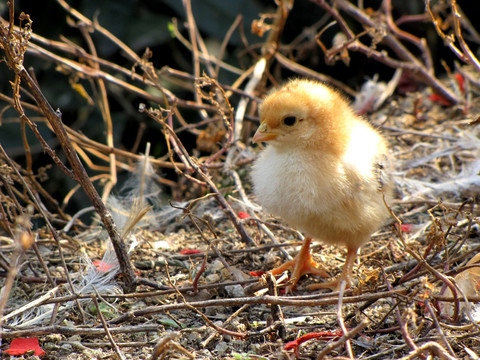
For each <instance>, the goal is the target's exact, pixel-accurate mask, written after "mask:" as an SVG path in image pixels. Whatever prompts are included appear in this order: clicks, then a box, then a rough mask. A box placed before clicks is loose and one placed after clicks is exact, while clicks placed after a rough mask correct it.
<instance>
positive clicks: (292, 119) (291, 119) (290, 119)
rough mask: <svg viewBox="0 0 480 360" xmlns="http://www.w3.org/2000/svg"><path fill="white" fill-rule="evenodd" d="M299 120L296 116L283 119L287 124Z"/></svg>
mask: <svg viewBox="0 0 480 360" xmlns="http://www.w3.org/2000/svg"><path fill="white" fill-rule="evenodd" d="M296 122H297V118H296V117H295V116H287V117H286V118H285V119H283V123H284V124H285V125H287V126H293V125H295V123H296Z"/></svg>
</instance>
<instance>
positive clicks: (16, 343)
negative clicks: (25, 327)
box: [5, 337, 45, 357]
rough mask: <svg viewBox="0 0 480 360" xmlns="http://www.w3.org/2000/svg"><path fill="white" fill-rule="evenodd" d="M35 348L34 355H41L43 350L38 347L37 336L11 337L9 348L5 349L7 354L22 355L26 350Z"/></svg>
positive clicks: (43, 352)
mask: <svg viewBox="0 0 480 360" xmlns="http://www.w3.org/2000/svg"><path fill="white" fill-rule="evenodd" d="M31 350H35V352H34V355H36V356H40V357H42V356H43V355H45V351H43V349H42V348H41V347H40V344H39V343H38V338H36V337H35V338H18V339H13V340H12V343H11V344H10V348H9V349H7V350H5V352H6V353H7V354H9V355H23V354H25V353H26V352H28V351H31Z"/></svg>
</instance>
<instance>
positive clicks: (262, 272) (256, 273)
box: [250, 270, 265, 277]
mask: <svg viewBox="0 0 480 360" xmlns="http://www.w3.org/2000/svg"><path fill="white" fill-rule="evenodd" d="M263 274H265V271H263V270H260V271H250V275H252V276H256V277H260V276H262V275H263Z"/></svg>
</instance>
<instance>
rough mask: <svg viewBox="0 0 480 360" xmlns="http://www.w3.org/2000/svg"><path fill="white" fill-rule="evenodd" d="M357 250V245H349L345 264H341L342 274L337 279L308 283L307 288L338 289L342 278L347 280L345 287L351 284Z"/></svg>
mask: <svg viewBox="0 0 480 360" xmlns="http://www.w3.org/2000/svg"><path fill="white" fill-rule="evenodd" d="M357 251H358V248H357V247H349V248H348V249H347V258H346V259H345V265H343V271H342V274H341V275H340V276H339V277H338V278H337V279H335V280H332V281H327V282H324V283H319V284H313V285H310V286H308V289H309V290H317V289H330V290H332V291H338V290H339V289H340V284H341V283H342V281H343V280H345V281H346V282H347V288H349V287H350V286H352V272H353V264H354V263H355V259H356V257H357Z"/></svg>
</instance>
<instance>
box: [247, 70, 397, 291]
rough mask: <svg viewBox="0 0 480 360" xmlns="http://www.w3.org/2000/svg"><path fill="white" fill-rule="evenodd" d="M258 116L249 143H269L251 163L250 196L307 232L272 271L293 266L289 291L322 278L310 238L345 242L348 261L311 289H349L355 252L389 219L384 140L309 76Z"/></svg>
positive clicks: (268, 101) (276, 95) (278, 94)
mask: <svg viewBox="0 0 480 360" xmlns="http://www.w3.org/2000/svg"><path fill="white" fill-rule="evenodd" d="M260 119H261V124H260V127H259V128H258V130H257V132H256V133H255V135H254V137H253V142H267V143H268V146H267V147H266V148H265V150H263V151H262V152H261V153H260V155H259V157H258V159H257V160H256V161H255V164H254V166H253V170H252V174H251V176H252V181H253V185H254V193H255V195H256V197H257V199H258V201H259V203H260V204H261V205H262V206H263V207H264V208H265V209H266V210H267V211H268V212H271V213H272V214H274V215H276V216H279V217H280V218H282V219H283V220H285V221H286V222H288V223H289V224H290V225H292V226H294V227H295V228H297V229H298V230H300V231H302V232H304V233H305V235H306V237H305V241H304V243H303V246H302V248H301V250H300V252H299V254H298V255H297V256H296V257H295V258H294V259H293V260H292V261H289V262H286V263H285V264H283V265H281V266H280V267H278V268H275V269H273V270H271V271H270V272H271V273H272V274H274V275H276V274H280V273H282V272H284V271H285V270H287V269H290V270H291V272H292V276H291V282H290V286H289V288H287V291H288V290H291V288H292V287H293V286H294V285H295V284H296V283H297V282H298V280H299V279H300V277H301V276H302V275H304V274H314V275H321V276H325V277H328V274H326V272H325V271H323V270H321V269H319V268H318V267H317V264H316V263H315V261H314V260H313V259H312V257H311V255H310V243H311V241H312V238H315V239H318V240H320V241H322V242H324V243H327V244H332V245H338V246H345V247H346V248H347V258H346V260H345V266H344V270H343V272H342V274H341V275H340V277H339V278H338V279H336V280H332V281H328V282H324V283H319V284H315V285H313V286H311V287H310V289H318V288H330V289H338V287H339V286H340V283H341V281H342V280H345V281H346V282H347V286H351V284H352V268H353V264H354V262H355V258H356V255H357V251H358V249H359V248H360V246H362V245H363V244H364V243H365V242H367V241H368V240H369V239H370V236H371V235H372V233H373V232H375V231H376V230H377V229H378V228H379V227H380V226H381V225H382V224H383V223H384V221H385V220H386V219H387V217H388V210H387V208H386V206H385V204H384V200H383V196H384V195H386V196H387V198H388V196H389V194H390V192H391V186H390V183H389V180H388V177H384V176H383V174H384V168H385V166H387V164H386V163H388V155H387V145H386V142H385V140H384V139H383V137H382V136H381V135H380V134H379V133H378V132H377V131H376V130H375V129H374V128H373V127H372V126H371V125H370V124H369V123H368V122H366V121H365V120H363V119H362V118H360V117H359V116H357V115H356V114H355V113H354V112H353V110H352V109H351V108H350V106H349V104H348V103H347V101H346V100H345V99H344V98H343V97H342V96H341V95H340V94H339V93H338V92H336V91H335V90H333V89H331V88H329V87H328V86H326V85H324V84H322V83H319V82H315V81H310V80H302V79H296V80H291V81H290V82H288V83H287V84H286V85H284V86H283V87H281V88H279V89H278V90H276V91H274V92H272V93H270V94H269V95H268V96H267V97H266V98H265V100H264V101H263V104H262V105H261V107H260Z"/></svg>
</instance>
